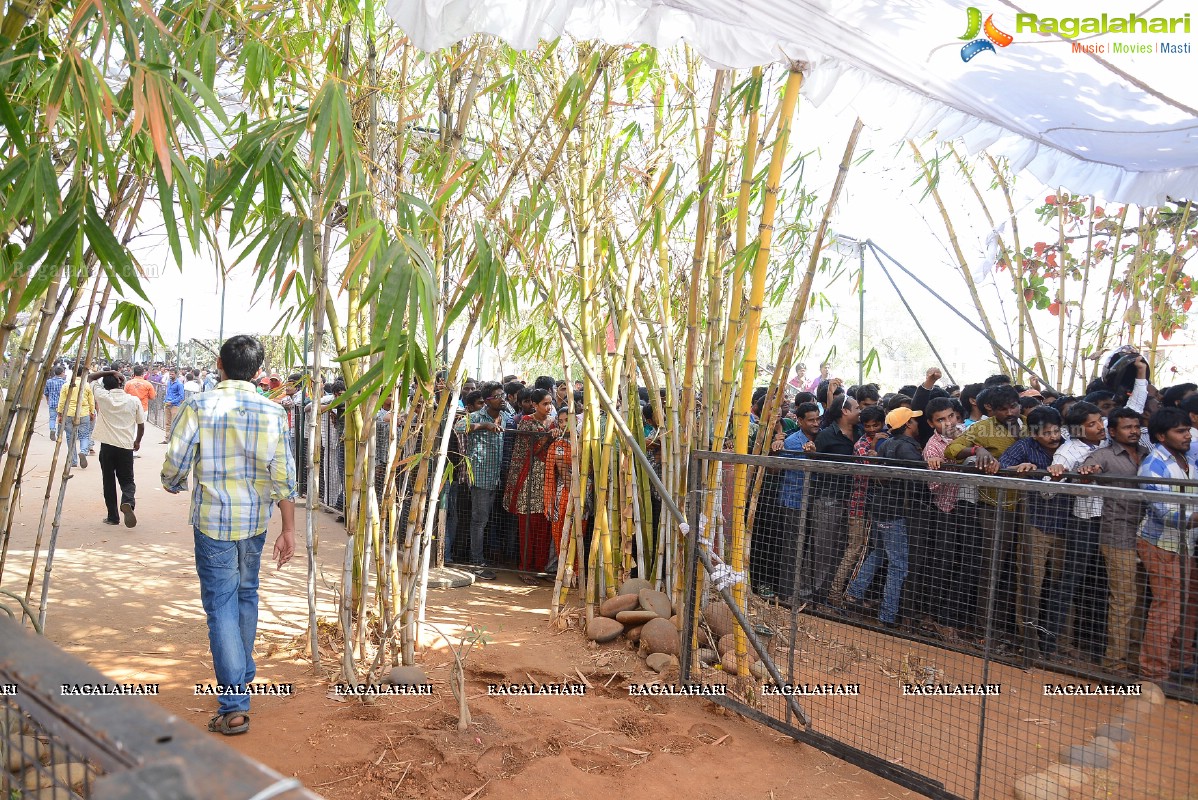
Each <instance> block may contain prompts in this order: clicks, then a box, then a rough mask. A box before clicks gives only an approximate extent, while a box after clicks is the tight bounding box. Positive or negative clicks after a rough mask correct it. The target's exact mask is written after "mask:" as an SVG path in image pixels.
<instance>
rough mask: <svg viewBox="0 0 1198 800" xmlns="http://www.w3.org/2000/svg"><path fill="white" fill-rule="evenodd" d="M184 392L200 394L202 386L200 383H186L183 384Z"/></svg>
mask: <svg viewBox="0 0 1198 800" xmlns="http://www.w3.org/2000/svg"><path fill="white" fill-rule="evenodd" d="M183 391H185V392H198V391H200V384H199V382H198V381H186V382H184V384H183Z"/></svg>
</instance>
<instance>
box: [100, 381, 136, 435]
mask: <svg viewBox="0 0 1198 800" xmlns="http://www.w3.org/2000/svg"><path fill="white" fill-rule="evenodd" d="M92 394H93V395H95V398H96V427H95V428H94V429H93V430H92V438H93V439H95V440H96V441H97V442H100V443H101V444H106V445H110V446H112V447H120V448H121V449H123V450H132V449H133V442H134V441H136V439H137V426H138V425H144V424H145V421H146V412H145V410H144V409H143V408H142V407H141V400H139V399H137V398H136V397H134V396H133V395H131V394H125V390H124V389H105V388H104V386H103V384H101V385H100V386H99V388H97V389H94V390H93V392H92Z"/></svg>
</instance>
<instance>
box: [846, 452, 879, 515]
mask: <svg viewBox="0 0 1198 800" xmlns="http://www.w3.org/2000/svg"><path fill="white" fill-rule="evenodd" d="M873 449H874V445H873V442H871V441H870V438H869V437H868V436H862V437H861V438H860V439H858V440H857V441H856V442H854V443H853V455H858V456H868V455H869V451H870V450H873ZM862 463H868V462H862ZM868 491H869V478H866V477H864V476H862V475H854V476H853V490H852V492H851V493H850V494H849V516H850V517H864V516H865V497H866V493H867V492H868Z"/></svg>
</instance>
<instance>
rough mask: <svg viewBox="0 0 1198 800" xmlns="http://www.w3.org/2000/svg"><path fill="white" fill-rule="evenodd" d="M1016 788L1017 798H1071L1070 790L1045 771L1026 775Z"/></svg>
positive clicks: (1037, 799)
mask: <svg viewBox="0 0 1198 800" xmlns="http://www.w3.org/2000/svg"><path fill="white" fill-rule="evenodd" d="M1014 788H1015V797H1016V800H1069V790H1068V789H1065V788H1064V787H1062V786H1060V785H1059V784H1058V783H1057V782H1056V781H1054V780H1053V779H1052V778H1051V777H1050V776H1049V775H1048V774H1047V773H1044V772H1036V773H1032V774H1031V775H1024V776H1023V777H1022V778H1020V779H1019V780H1017V781H1015V787H1014Z"/></svg>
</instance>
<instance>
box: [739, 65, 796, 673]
mask: <svg viewBox="0 0 1198 800" xmlns="http://www.w3.org/2000/svg"><path fill="white" fill-rule="evenodd" d="M802 84H803V73H802V72H800V71H799V69H798V68H797V66H792V67H791V70H790V73H789V75H787V78H786V89H785V91H784V92H783V95H782V112H781V127H780V129H779V131H778V138H777V139H776V140H775V141H774V145H773V150H772V153H771V157H770V169H769V173H768V175H767V177H766V187H765V192H766V193H765V202H764V204H763V206H762V209H761V227H760V232H759V234H758V248H757V255H756V258H755V259H754V261H753V282H752V288H751V290H750V293H749V313H748V316H747V318H746V320H745V356H744V366H743V368H742V370H741V385H740V392H739V394H738V395H737V397H736V429H735V432H734V436H733V451H734V452H737V453H745V452H748V449H749V407H750V404H751V401H752V396H753V383H754V379H755V378H756V376H757V344H758V339H759V334H760V332H761V311H762V306H763V305H764V303H765V278H766V272H767V270H768V268H769V261H770V248H771V246H772V244H773V239H774V213H775V211H776V210H777V207H778V189H779V186H780V184H781V181H782V165H783V164H784V163H785V161H786V146H787V141H788V140H789V138H790V127H791V119H792V117H793V116H794V110H795V106H796V105H797V103H798V100H799V89H800V88H801V87H802ZM733 474H734V489H733V502H732V514H733V517H732V552H731V554H730V557H731V561H730V566H731V567H732V569H733V570H735V571H743V570H744V564H745V553H744V537H745V493H746V488H747V485H746V480H745V478H746V472H745V466H744V465H743V464H738V465H737V466H736V468H735V470H734V473H733ZM733 598H734V599H735V601H736V603H737V605H738V606H740V607H742V608H743V607H744V605H745V586H744V583H743V582H742V583H738V584H736V585H735V586H734V587H733ZM736 664H737V671H738V672H739V674H740V675H742V676H743V675H748V674H749V671H748V669H749V663H748V640H747V639H746V637H745V632H744V631H743V630H741V629H740V628H739V627H737V629H736Z"/></svg>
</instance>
